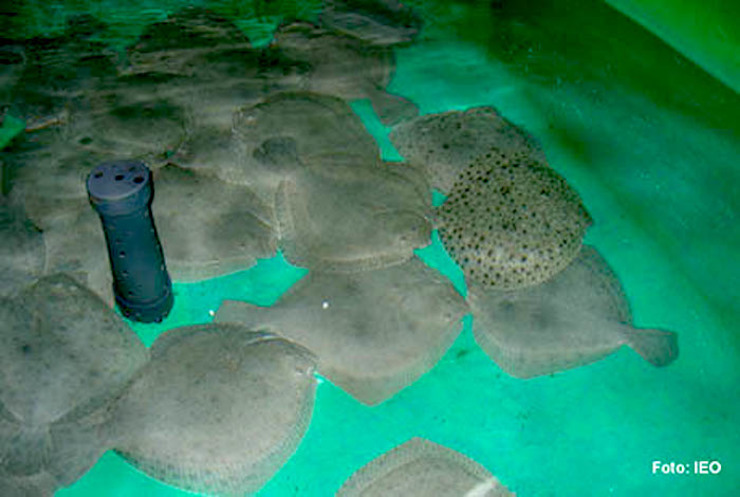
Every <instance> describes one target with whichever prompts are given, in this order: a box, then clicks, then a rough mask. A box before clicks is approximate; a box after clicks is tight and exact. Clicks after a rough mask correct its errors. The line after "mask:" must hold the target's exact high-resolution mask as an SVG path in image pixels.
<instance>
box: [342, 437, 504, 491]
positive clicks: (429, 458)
mask: <svg viewBox="0 0 740 497" xmlns="http://www.w3.org/2000/svg"><path fill="white" fill-rule="evenodd" d="M431 495H434V496H439V497H459V496H468V497H514V494H513V493H512V492H510V491H509V490H508V489H507V488H506V487H505V486H504V485H503V484H502V483H501V482H500V481H499V480H498V479H497V478H496V477H495V476H493V475H492V474H491V473H490V472H489V471H488V470H487V469H486V468H484V467H483V466H481V465H480V464H478V463H477V462H475V461H473V460H472V459H469V458H468V457H466V456H464V455H463V454H461V453H459V452H456V451H454V450H452V449H449V448H447V447H445V446H443V445H439V444H437V443H434V442H431V441H429V440H426V439H423V438H412V439H411V440H409V441H408V442H406V443H404V444H401V445H399V446H398V447H395V448H394V449H392V450H390V451H388V452H386V453H385V454H383V455H381V456H379V457H377V458H375V459H373V460H372V461H370V462H369V463H368V464H366V465H365V466H363V467H362V468H360V469H359V470H357V471H356V472H355V473H354V474H353V475H352V476H351V477H350V478H349V479H348V480H347V481H346V482H345V483H344V485H342V487H341V488H340V489H339V490H338V491H337V493H336V497H360V496H362V497H426V496H431Z"/></svg>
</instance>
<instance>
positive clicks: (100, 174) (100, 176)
mask: <svg viewBox="0 0 740 497" xmlns="http://www.w3.org/2000/svg"><path fill="white" fill-rule="evenodd" d="M93 176H94V177H95V178H102V177H103V173H101V172H100V171H98V172H97V173H95V174H94V175H93Z"/></svg>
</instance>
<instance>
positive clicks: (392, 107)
mask: <svg viewBox="0 0 740 497" xmlns="http://www.w3.org/2000/svg"><path fill="white" fill-rule="evenodd" d="M268 53H271V57H272V59H273V60H274V61H276V64H278V65H279V66H281V67H283V68H284V69H283V70H282V71H279V72H278V71H275V72H276V73H277V74H276V76H277V79H276V80H275V82H274V83H273V84H275V85H277V86H278V87H280V88H282V89H283V90H308V91H313V92H317V93H323V94H327V95H335V96H338V97H341V98H343V99H345V100H355V99H364V98H367V99H370V101H371V104H372V106H373V108H374V109H375V111H376V113H377V114H378V117H380V119H381V121H382V122H383V123H384V124H386V125H393V124H395V123H397V122H399V121H401V120H402V119H408V118H411V117H414V116H416V115H418V112H419V111H418V107H417V106H416V105H415V104H414V103H413V102H411V101H410V100H408V99H406V98H403V97H401V96H398V95H392V94H390V93H388V92H387V91H386V87H387V86H388V83H389V82H390V80H391V77H392V75H393V73H394V71H395V64H396V63H395V54H394V52H393V51H392V49H391V48H390V47H384V46H380V45H372V44H369V43H367V42H364V41H362V40H360V39H357V38H354V37H352V36H346V35H343V34H340V33H337V32H333V31H330V30H326V29H324V28H322V27H320V26H316V25H313V24H310V23H307V22H293V23H290V24H286V25H283V26H280V27H279V28H278V30H277V31H276V32H275V37H274V41H273V42H272V44H271V47H270V51H269V52H268ZM281 73H283V74H287V76H281V75H280V74H281Z"/></svg>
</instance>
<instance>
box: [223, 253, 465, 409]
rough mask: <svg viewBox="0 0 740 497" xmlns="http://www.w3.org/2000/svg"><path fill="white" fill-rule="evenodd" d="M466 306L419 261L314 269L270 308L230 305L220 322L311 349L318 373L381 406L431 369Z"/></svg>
mask: <svg viewBox="0 0 740 497" xmlns="http://www.w3.org/2000/svg"><path fill="white" fill-rule="evenodd" d="M467 312H468V306H467V304H466V303H465V301H464V299H463V298H462V297H461V296H460V294H459V293H457V291H456V290H455V289H454V288H453V287H452V285H451V283H450V282H449V281H448V280H447V279H446V278H444V277H443V276H442V275H441V274H439V272H438V271H436V270H434V269H432V268H429V267H428V266H426V265H425V264H424V263H423V262H422V261H421V260H420V259H418V258H417V257H416V256H414V258H413V259H411V260H410V261H409V262H406V263H404V264H402V265H397V266H393V267H388V268H384V269H376V270H369V271H362V272H355V273H322V272H317V271H311V272H309V274H308V276H306V277H305V278H304V279H303V280H301V281H300V282H298V283H297V284H296V285H295V286H294V287H293V288H291V289H290V290H289V291H288V293H286V294H285V295H284V296H283V297H282V298H281V299H280V300H279V301H278V302H277V303H276V304H275V305H273V306H271V307H269V308H263V307H258V306H253V305H251V304H248V303H246V302H237V301H225V302H224V303H223V304H222V306H221V308H220V309H219V310H218V312H217V313H216V321H217V322H238V323H242V324H244V325H246V326H249V327H253V328H255V329H269V330H271V331H274V332H276V333H279V334H281V335H284V336H287V337H288V338H290V339H292V340H295V341H297V342H299V343H301V344H302V345H305V346H306V347H308V348H309V349H311V350H313V351H314V352H315V353H316V354H317V356H318V358H319V371H320V372H321V373H322V374H323V375H325V376H326V377H327V378H329V379H330V380H331V381H332V382H333V383H334V384H336V385H338V386H340V387H341V388H343V389H344V390H346V391H347V392H348V393H350V394H351V395H352V396H354V397H355V398H356V399H358V400H359V401H360V402H363V403H365V404H370V405H372V404H376V403H379V402H382V401H384V400H386V399H388V398H389V397H391V396H392V395H394V394H395V393H396V392H398V391H399V390H401V389H402V388H404V387H406V386H408V385H409V384H411V383H413V382H414V381H415V380H416V379H417V378H418V377H419V376H421V375H422V374H423V373H425V372H426V371H427V370H429V369H430V368H431V367H432V366H434V364H435V363H436V362H437V361H438V360H439V358H440V357H441V356H442V354H443V353H444V352H445V351H446V350H447V348H448V347H449V346H450V345H451V344H452V342H453V341H454V339H455V337H457V335H458V334H459V332H460V324H459V320H460V318H461V317H462V316H463V315H465V314H466V313H467Z"/></svg>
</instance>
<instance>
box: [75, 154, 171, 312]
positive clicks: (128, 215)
mask: <svg viewBox="0 0 740 497" xmlns="http://www.w3.org/2000/svg"><path fill="white" fill-rule="evenodd" d="M87 193H88V197H89V198H90V203H91V204H92V206H93V208H94V209H95V210H96V211H97V213H98V214H99V215H100V220H101V222H102V225H103V231H104V232H105V240H106V244H107V246H108V257H109V259H110V265H111V271H112V273H113V292H114V294H115V297H116V304H117V305H118V308H119V309H120V310H121V312H122V313H123V315H124V316H126V317H127V318H129V319H131V320H133V321H141V322H144V323H151V322H160V321H162V320H163V319H164V318H165V317H167V314H169V312H170V309H172V304H173V300H174V298H173V294H172V281H171V280H170V276H169V274H168V273H167V266H166V264H165V260H164V253H163V252H162V245H161V244H160V243H159V237H158V236H157V230H156V228H155V226H154V218H153V217H152V210H151V204H152V199H153V198H154V185H153V181H152V174H151V171H149V168H148V167H147V166H146V164H144V163H143V162H140V161H115V162H104V163H102V164H100V165H98V166H96V167H95V168H94V169H93V170H92V171H91V172H90V174H89V175H88V177H87Z"/></svg>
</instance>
